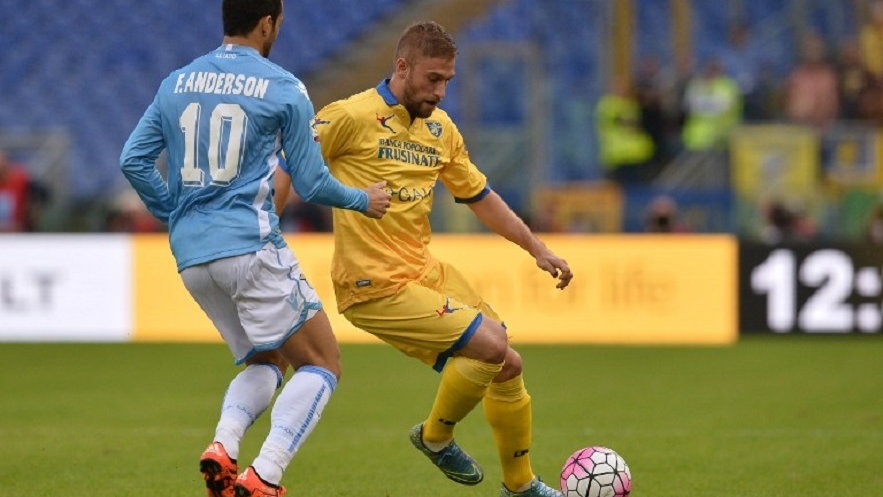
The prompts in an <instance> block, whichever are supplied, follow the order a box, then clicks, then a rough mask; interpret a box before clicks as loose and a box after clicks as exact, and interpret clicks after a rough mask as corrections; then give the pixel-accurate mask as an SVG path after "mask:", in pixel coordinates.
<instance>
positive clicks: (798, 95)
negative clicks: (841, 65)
mask: <svg viewBox="0 0 883 497" xmlns="http://www.w3.org/2000/svg"><path fill="white" fill-rule="evenodd" d="M787 88H788V90H787V96H786V100H785V113H786V116H787V117H788V118H789V119H790V120H792V121H794V122H796V123H800V124H806V125H810V126H814V127H816V128H817V129H820V130H821V129H824V128H826V127H827V126H828V125H830V124H831V123H832V122H833V121H834V120H835V119H836V118H837V114H838V112H839V98H838V95H837V73H836V72H835V71H834V67H833V66H832V65H831V64H830V63H829V62H828V61H827V60H826V57H825V42H824V40H823V39H822V38H821V37H819V36H818V35H815V34H813V35H810V36H808V37H807V38H806V40H805V41H804V44H803V54H802V61H801V63H800V64H799V65H798V66H797V67H796V68H794V70H793V71H792V72H791V75H790V76H789V77H788V83H787Z"/></svg>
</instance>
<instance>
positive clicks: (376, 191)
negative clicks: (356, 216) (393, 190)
mask: <svg viewBox="0 0 883 497" xmlns="http://www.w3.org/2000/svg"><path fill="white" fill-rule="evenodd" d="M384 187H386V181H381V182H379V183H374V184H373V185H371V186H369V187H367V188H365V190H364V192H365V193H367V194H368V210H366V211H365V212H363V214H365V215H366V216H368V217H370V218H373V219H380V218H382V217H383V215H384V214H386V209H389V203H390V201H391V198H392V197H390V195H389V192H387V191H386V190H384Z"/></svg>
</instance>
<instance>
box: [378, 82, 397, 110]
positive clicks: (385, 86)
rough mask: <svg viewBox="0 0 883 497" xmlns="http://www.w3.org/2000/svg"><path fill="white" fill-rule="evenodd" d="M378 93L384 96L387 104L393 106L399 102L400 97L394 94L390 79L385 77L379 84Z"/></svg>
mask: <svg viewBox="0 0 883 497" xmlns="http://www.w3.org/2000/svg"><path fill="white" fill-rule="evenodd" d="M377 93H379V94H380V96H381V97H383V101H384V102H386V105H389V106H390V107H392V106H393V105H398V104H399V101H398V99H397V98H396V96H395V95H393V94H392V90H390V89H389V79H384V80H383V81H381V82H380V84H378V85H377Z"/></svg>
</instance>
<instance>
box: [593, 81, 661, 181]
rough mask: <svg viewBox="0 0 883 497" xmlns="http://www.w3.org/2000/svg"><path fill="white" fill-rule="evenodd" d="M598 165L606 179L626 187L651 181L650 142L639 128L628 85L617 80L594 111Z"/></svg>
mask: <svg viewBox="0 0 883 497" xmlns="http://www.w3.org/2000/svg"><path fill="white" fill-rule="evenodd" d="M596 116H597V117H596V119H597V125H598V142H599V148H600V154H601V163H602V164H603V166H604V169H605V175H606V177H607V178H608V179H610V180H612V181H615V182H617V183H619V184H623V185H627V184H634V183H641V182H645V181H648V180H650V179H652V172H651V171H649V169H648V163H649V161H650V159H651V158H652V157H653V141H652V140H651V139H650V136H648V135H647V133H646V132H645V131H644V130H643V128H641V109H640V106H639V105H638V101H637V99H636V98H635V96H634V93H633V91H632V89H631V88H630V87H629V84H628V83H627V82H626V81H624V80H622V79H617V80H615V81H614V82H613V85H612V87H611V91H610V92H609V93H607V94H605V95H603V96H602V97H601V99H600V100H599V101H598V106H597V109H596Z"/></svg>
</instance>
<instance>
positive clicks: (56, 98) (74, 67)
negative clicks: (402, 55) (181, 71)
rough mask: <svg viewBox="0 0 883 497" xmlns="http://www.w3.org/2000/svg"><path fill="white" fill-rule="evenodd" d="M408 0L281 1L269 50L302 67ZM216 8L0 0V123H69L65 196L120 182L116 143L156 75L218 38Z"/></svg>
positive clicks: (170, 0)
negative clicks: (282, 11)
mask: <svg viewBox="0 0 883 497" xmlns="http://www.w3.org/2000/svg"><path fill="white" fill-rule="evenodd" d="M408 1H409V0H373V1H371V2H362V1H359V0H299V1H297V2H286V9H287V10H286V23H285V27H284V28H283V34H282V36H281V37H280V39H279V41H278V43H277V45H276V47H275V48H274V50H273V56H272V58H273V60H274V61H275V62H277V63H279V64H280V65H282V66H283V67H285V68H286V69H288V70H290V71H292V72H293V73H294V74H295V75H304V74H306V73H308V72H309V71H311V70H313V69H315V68H316V67H317V66H318V65H319V64H320V63H321V61H322V60H323V59H324V58H326V57H328V56H330V55H332V54H334V53H337V52H339V51H340V50H341V49H342V48H343V47H344V46H346V44H347V43H348V42H349V41H350V40H352V39H354V38H356V37H358V36H361V35H362V34H363V33H365V32H367V31H369V30H370V29H371V28H372V27H373V25H372V22H375V21H377V20H379V19H382V18H383V17H384V16H386V15H390V14H391V13H393V12H394V11H395V10H397V9H401V8H402V7H403V6H404V5H406V4H407V3H408ZM207 6H208V8H207ZM218 7H219V4H216V3H211V4H207V3H206V2H204V1H203V0H153V1H151V2H132V1H129V0H105V1H104V2H101V4H100V6H97V4H96V3H95V2H93V1H91V0H67V1H64V2H57V1H54V0H32V1H29V2H18V1H15V0H0V12H3V13H4V15H3V16H2V17H0V27H2V30H0V31H2V32H3V35H4V40H5V42H6V44H7V49H6V50H2V51H0V67H3V70H2V71H0V93H2V94H3V96H4V101H3V104H2V105H0V127H29V128H49V127H57V126H59V125H61V126H65V127H68V128H69V130H70V133H71V134H72V137H73V140H72V143H73V147H74V149H73V150H72V151H71V157H70V164H69V170H70V178H71V186H72V187H73V191H72V192H70V193H71V195H72V196H73V197H74V198H75V199H76V198H84V197H92V196H96V195H100V194H103V193H111V192H107V191H105V190H106V189H107V188H114V186H116V187H118V186H120V185H122V183H123V182H124V180H123V178H122V175H121V174H120V173H119V166H118V159H119V153H120V149H121V148H122V145H123V142H124V141H125V139H126V137H127V136H128V133H129V131H131V129H132V128H133V127H134V126H135V123H136V122H137V120H138V118H139V117H140V116H141V113H142V112H143V110H144V108H146V106H147V105H148V104H149V103H150V100H151V99H152V98H153V95H154V93H155V92H156V88H157V86H158V85H159V83H160V81H161V80H162V78H164V77H165V76H166V75H168V74H169V72H171V71H172V70H174V69H176V68H177V67H180V66H181V65H183V64H186V63H187V62H189V61H190V60H191V59H193V58H194V57H196V56H199V55H201V54H203V53H205V52H207V51H209V50H211V49H212V48H214V47H216V46H217V45H219V44H220V41H221V36H222V34H223V30H222V26H221V23H220V20H219V17H220V12H218V11H216V10H219V9H218ZM11 13H14V15H12V14H11ZM34 19H39V20H40V29H39V30H35V29H33V22H34Z"/></svg>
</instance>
